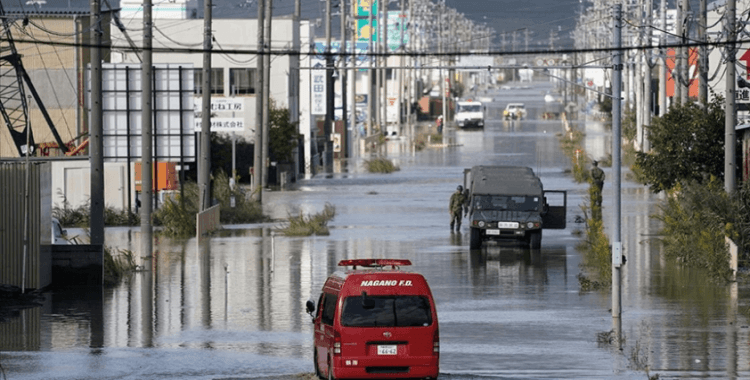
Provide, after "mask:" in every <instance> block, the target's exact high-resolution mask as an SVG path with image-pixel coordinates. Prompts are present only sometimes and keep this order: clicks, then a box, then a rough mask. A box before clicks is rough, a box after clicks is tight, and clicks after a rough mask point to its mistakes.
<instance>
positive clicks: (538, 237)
mask: <svg viewBox="0 0 750 380" xmlns="http://www.w3.org/2000/svg"><path fill="white" fill-rule="evenodd" d="M529 248H531V249H539V248H542V231H536V232H532V233H531V234H530V235H529Z"/></svg>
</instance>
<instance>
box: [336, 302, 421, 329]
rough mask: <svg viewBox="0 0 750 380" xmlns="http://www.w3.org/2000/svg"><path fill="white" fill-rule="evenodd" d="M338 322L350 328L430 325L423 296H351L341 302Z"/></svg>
mask: <svg viewBox="0 0 750 380" xmlns="http://www.w3.org/2000/svg"><path fill="white" fill-rule="evenodd" d="M341 324H342V325H344V326H351V327H380V326H385V327H409V326H429V325H431V324H432V313H431V311H430V301H429V300H428V299H427V297H424V296H364V297H363V296H354V297H347V298H346V300H345V301H344V311H343V312H342V313H341Z"/></svg>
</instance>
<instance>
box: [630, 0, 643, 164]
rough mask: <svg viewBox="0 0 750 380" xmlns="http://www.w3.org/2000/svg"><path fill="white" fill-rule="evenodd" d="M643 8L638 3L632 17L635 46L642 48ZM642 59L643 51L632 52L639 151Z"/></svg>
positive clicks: (640, 145)
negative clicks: (635, 25) (637, 25)
mask: <svg viewBox="0 0 750 380" xmlns="http://www.w3.org/2000/svg"><path fill="white" fill-rule="evenodd" d="M643 7H644V0H639V1H638V6H637V7H636V8H635V12H634V16H635V20H636V22H637V23H638V24H640V25H641V27H640V28H636V30H635V33H636V46H639V47H640V46H643V33H644V30H643V29H644V28H643V26H644V22H643ZM643 58H644V51H642V50H640V49H634V50H633V75H634V77H635V83H633V84H634V85H635V99H634V100H635V128H636V135H635V140H636V144H637V149H639V150H641V149H642V147H643V145H642V144H643V100H644V97H645V96H644V95H645V94H644V86H643V82H644V75H643V64H644V62H643Z"/></svg>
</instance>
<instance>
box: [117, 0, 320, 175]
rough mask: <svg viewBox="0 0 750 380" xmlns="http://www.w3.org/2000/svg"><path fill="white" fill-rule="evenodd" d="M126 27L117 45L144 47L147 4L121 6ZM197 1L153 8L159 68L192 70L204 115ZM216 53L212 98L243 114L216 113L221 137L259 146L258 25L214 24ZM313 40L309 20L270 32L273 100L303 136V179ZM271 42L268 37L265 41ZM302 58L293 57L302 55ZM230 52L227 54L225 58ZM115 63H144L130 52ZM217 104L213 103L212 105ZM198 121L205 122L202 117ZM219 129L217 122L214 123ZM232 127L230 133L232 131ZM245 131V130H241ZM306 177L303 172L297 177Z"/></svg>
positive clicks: (133, 0) (281, 24)
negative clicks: (186, 66)
mask: <svg viewBox="0 0 750 380" xmlns="http://www.w3.org/2000/svg"><path fill="white" fill-rule="evenodd" d="M121 4H122V16H121V20H122V23H123V24H124V25H125V27H126V30H127V33H123V32H122V31H120V30H115V29H114V28H113V32H112V33H113V36H112V40H113V45H115V46H128V42H127V40H128V38H129V39H130V40H132V41H133V42H134V43H135V44H136V46H139V45H141V41H143V35H142V28H143V20H142V6H141V4H142V1H139V0H124V1H122V3H121ZM197 5H198V4H197V2H196V1H195V0H175V1H174V2H170V3H159V5H158V6H157V5H155V6H154V8H153V13H152V15H153V25H154V28H153V48H154V49H155V51H154V52H153V55H152V57H153V58H152V59H153V63H154V64H160V63H171V64H175V63H185V64H192V65H193V67H194V73H195V86H196V88H195V96H196V102H195V104H196V105H198V106H199V107H198V108H197V109H196V112H197V113H198V112H200V111H201V108H200V105H201V104H202V100H201V95H200V94H201V89H200V87H201V86H202V83H203V81H202V79H201V78H202V76H203V68H202V66H203V54H202V49H203V40H204V20H203V19H197V18H195V17H201V16H202V12H200V10H199V9H197V8H196V7H197ZM212 30H213V50H214V51H215V53H214V54H212V59H211V71H212V86H211V92H212V94H213V95H212V98H216V99H217V101H219V102H222V101H223V102H230V103H232V104H238V103H239V104H240V105H241V106H240V108H241V110H242V111H236V110H231V109H230V110H224V109H216V108H214V111H213V113H212V119H214V120H221V121H222V122H224V123H225V124H226V125H227V127H226V128H224V129H222V131H224V132H227V131H230V130H231V131H233V132H234V133H235V134H236V136H238V137H242V138H244V139H245V140H246V141H248V142H254V141H255V128H256V126H257V125H258V121H257V120H256V94H257V93H259V92H260V89H256V88H255V83H256V82H255V81H256V76H257V75H258V73H257V57H258V55H256V54H254V52H256V51H257V50H258V46H257V41H258V38H257V31H258V25H257V19H213V20H212ZM313 35H314V25H313V24H311V23H310V22H309V21H307V20H301V21H299V22H295V21H294V19H293V17H292V16H281V17H274V19H273V22H272V30H271V41H272V43H271V50H272V51H273V52H279V54H276V55H273V56H272V57H271V79H270V91H271V98H272V99H273V101H274V102H275V104H276V106H277V107H282V108H288V109H289V112H290V115H291V118H292V121H293V122H294V121H298V122H299V131H300V133H301V134H302V135H303V136H304V161H305V162H304V166H305V170H304V173H305V174H306V175H307V176H309V175H310V162H311V160H312V155H313V152H312V150H311V148H310V146H311V141H313V139H314V136H312V135H313V131H312V130H311V126H312V124H313V123H312V121H311V118H310V116H309V100H308V96H309V95H308V91H300V89H301V88H302V89H307V88H308V87H309V84H308V80H309V76H308V75H307V74H306V70H302V71H300V70H299V68H300V67H306V66H309V63H308V62H307V61H308V56H307V55H306V54H304V52H306V51H307V50H308V47H309V46H310V43H311V41H312V38H313ZM266 38H268V36H266ZM301 48H302V50H303V54H301V55H300V54H294V52H300V50H301ZM220 51H227V52H228V53H220ZM112 62H114V63H139V62H140V59H139V57H138V56H137V55H136V54H135V53H134V52H132V51H129V50H128V49H117V48H115V49H112ZM212 103H213V102H212ZM196 120H200V118H199V117H197V118H196ZM212 124H214V126H215V125H216V122H215V121H214V123H212ZM230 124H231V127H230V126H229V125H230ZM238 125H241V126H242V127H241V128H237V127H236V126H238ZM300 171H302V168H299V170H298V172H300Z"/></svg>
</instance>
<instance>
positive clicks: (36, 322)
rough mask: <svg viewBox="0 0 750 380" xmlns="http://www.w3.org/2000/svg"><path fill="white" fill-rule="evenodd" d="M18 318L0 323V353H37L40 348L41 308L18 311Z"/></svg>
mask: <svg viewBox="0 0 750 380" xmlns="http://www.w3.org/2000/svg"><path fill="white" fill-rule="evenodd" d="M19 314H20V315H19V317H18V318H9V319H8V320H7V321H6V322H3V323H0V351H37V350H39V349H40V348H41V345H42V344H41V320H42V308H41V307H33V308H28V309H23V310H21V311H19Z"/></svg>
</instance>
